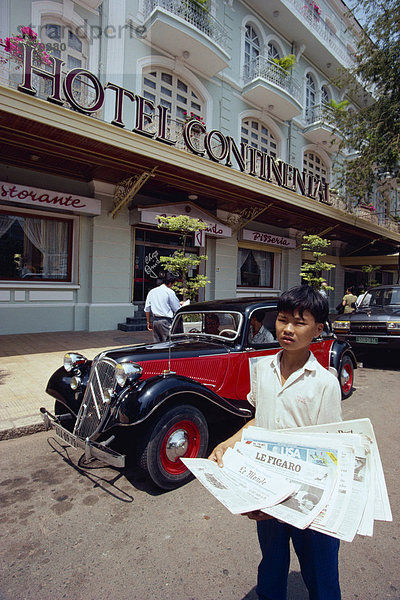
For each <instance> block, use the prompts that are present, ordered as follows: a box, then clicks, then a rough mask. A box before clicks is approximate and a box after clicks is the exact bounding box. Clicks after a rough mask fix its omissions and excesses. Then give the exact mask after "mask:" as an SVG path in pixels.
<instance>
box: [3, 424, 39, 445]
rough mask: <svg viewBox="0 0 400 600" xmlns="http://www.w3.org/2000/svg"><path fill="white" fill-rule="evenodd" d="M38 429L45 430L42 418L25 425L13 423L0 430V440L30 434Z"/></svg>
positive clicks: (37, 431)
mask: <svg viewBox="0 0 400 600" xmlns="http://www.w3.org/2000/svg"><path fill="white" fill-rule="evenodd" d="M40 431H45V426H44V423H43V421H42V420H40V421H39V422H38V421H36V422H35V423H30V424H27V425H20V426H18V425H13V426H11V427H6V428H4V429H1V430H0V441H3V440H12V439H15V438H19V437H23V436H25V435H31V434H32V433H39V432H40Z"/></svg>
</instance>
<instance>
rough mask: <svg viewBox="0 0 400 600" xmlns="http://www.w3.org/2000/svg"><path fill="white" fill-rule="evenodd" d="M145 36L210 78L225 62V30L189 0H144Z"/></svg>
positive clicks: (225, 64) (204, 10)
mask: <svg viewBox="0 0 400 600" xmlns="http://www.w3.org/2000/svg"><path fill="white" fill-rule="evenodd" d="M144 26H145V27H146V30H147V31H146V38H147V39H148V40H149V41H150V42H151V43H152V45H154V47H158V48H160V49H162V50H166V51H167V52H169V53H170V54H172V55H173V56H177V57H178V58H182V57H183V58H184V59H185V62H186V63H187V64H188V65H189V66H190V67H192V68H194V69H196V70H198V71H200V72H202V73H204V74H205V75H208V76H209V77H212V76H213V75H216V73H219V72H220V71H222V69H224V68H225V67H226V66H227V65H228V63H229V58H230V57H229V55H228V53H227V47H226V40H227V39H228V32H227V31H226V30H225V28H224V27H223V26H222V25H221V24H220V23H219V22H218V21H217V19H215V18H214V17H213V16H212V15H211V13H210V12H208V10H206V9H205V8H203V7H202V6H199V5H198V4H196V3H194V2H191V0H146V3H145V21H144Z"/></svg>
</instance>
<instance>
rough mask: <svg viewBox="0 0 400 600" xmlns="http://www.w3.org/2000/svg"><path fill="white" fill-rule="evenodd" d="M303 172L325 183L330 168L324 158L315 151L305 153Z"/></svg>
mask: <svg viewBox="0 0 400 600" xmlns="http://www.w3.org/2000/svg"><path fill="white" fill-rule="evenodd" d="M303 170H304V171H305V173H308V174H309V175H314V176H315V177H318V178H319V179H321V180H322V181H325V180H326V178H327V174H328V168H327V166H326V164H325V163H324V161H323V160H322V158H321V157H320V156H319V155H318V154H316V153H315V152H314V151H313V150H309V151H307V152H305V153H304V159H303Z"/></svg>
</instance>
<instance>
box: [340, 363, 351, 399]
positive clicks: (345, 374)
mask: <svg viewBox="0 0 400 600" xmlns="http://www.w3.org/2000/svg"><path fill="white" fill-rule="evenodd" d="M340 384H341V386H342V390H343V392H344V393H345V394H347V393H348V392H350V390H351V388H352V386H353V370H352V368H351V367H350V365H345V366H344V367H343V369H342V372H341V374H340Z"/></svg>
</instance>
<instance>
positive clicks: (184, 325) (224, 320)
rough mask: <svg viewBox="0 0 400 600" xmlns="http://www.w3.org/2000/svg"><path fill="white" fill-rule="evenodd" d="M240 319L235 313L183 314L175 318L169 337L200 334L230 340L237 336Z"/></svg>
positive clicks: (205, 312) (238, 314)
mask: <svg viewBox="0 0 400 600" xmlns="http://www.w3.org/2000/svg"><path fill="white" fill-rule="evenodd" d="M242 319H243V317H242V315H241V314H240V313H236V312H224V311H204V312H185V313H182V314H179V315H177V317H176V318H175V320H174V322H173V324H172V330H171V335H174V336H176V335H185V336H191V335H193V336H196V335H199V334H201V335H207V336H210V337H216V336H218V337H219V338H221V337H222V338H225V339H229V340H232V339H235V338H236V337H237V336H238V335H239V331H240V327H241V324H242Z"/></svg>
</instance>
